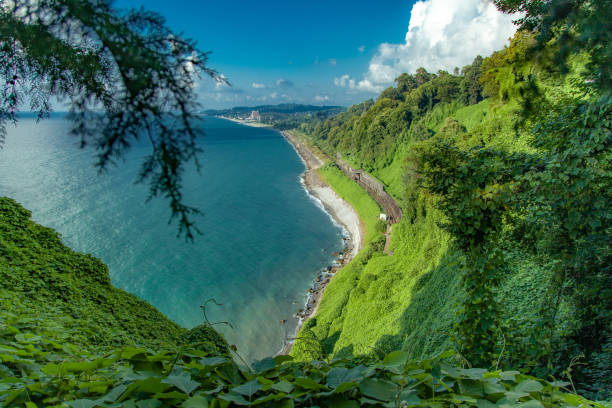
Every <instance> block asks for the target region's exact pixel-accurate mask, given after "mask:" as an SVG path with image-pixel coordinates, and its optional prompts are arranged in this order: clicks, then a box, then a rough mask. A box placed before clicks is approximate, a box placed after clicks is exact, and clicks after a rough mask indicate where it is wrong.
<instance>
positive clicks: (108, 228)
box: [0, 116, 343, 360]
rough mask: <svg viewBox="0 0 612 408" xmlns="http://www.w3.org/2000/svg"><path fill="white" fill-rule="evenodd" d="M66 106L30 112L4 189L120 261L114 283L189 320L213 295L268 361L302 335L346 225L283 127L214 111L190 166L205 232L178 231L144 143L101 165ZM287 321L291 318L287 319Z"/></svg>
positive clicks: (39, 217)
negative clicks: (49, 114) (319, 197)
mask: <svg viewBox="0 0 612 408" xmlns="http://www.w3.org/2000/svg"><path fill="white" fill-rule="evenodd" d="M69 126H70V123H69V122H68V121H67V120H65V119H64V118H63V117H61V116H56V117H53V118H51V119H48V120H45V121H42V122H40V123H38V124H37V123H36V121H35V120H34V119H29V118H22V120H21V121H20V122H19V125H18V127H17V128H9V132H8V136H7V139H6V144H5V147H4V148H3V149H2V150H0V195H1V196H9V197H12V198H14V199H16V200H17V201H19V202H20V203H21V204H23V205H24V206H25V207H26V208H28V209H30V210H31V211H32V213H33V218H34V220H35V221H36V222H38V223H41V224H43V225H46V226H49V227H51V228H54V229H56V230H57V231H58V232H60V234H61V235H62V237H63V240H64V242H65V243H66V244H67V245H69V246H70V247H72V248H74V249H76V250H78V251H82V252H87V253H91V254H93V255H94V256H96V257H98V258H100V259H101V260H102V261H103V262H104V263H106V264H107V265H108V266H109V268H110V274H111V280H112V282H113V284H114V285H116V286H118V287H120V288H123V289H125V290H127V291H129V292H131V293H133V294H135V295H137V296H139V297H141V298H143V299H146V300H147V301H149V302H151V303H152V304H153V305H155V306H156V307H157V308H158V309H159V310H160V311H162V312H163V313H165V314H166V315H167V316H168V317H170V318H171V319H173V320H174V321H176V322H178V323H179V324H181V325H183V326H185V327H193V326H195V325H197V324H199V323H201V322H202V321H203V317H202V311H201V309H200V305H202V304H204V302H205V301H206V300H207V299H210V298H214V299H215V300H216V301H217V302H219V303H222V306H216V305H213V304H210V303H209V305H208V307H207V314H208V318H209V320H210V321H212V322H216V321H228V322H230V323H231V324H232V326H233V327H234V328H233V329H231V328H229V327H227V326H225V325H217V326H216V327H217V328H218V329H219V330H221V331H222V332H223V333H224V334H225V335H226V337H227V338H228V340H229V341H230V343H233V344H236V346H237V347H238V350H239V352H240V354H241V355H242V356H243V357H244V358H246V359H248V360H253V359H260V358H263V357H266V356H269V355H272V354H274V353H276V352H277V351H278V350H279V349H280V348H281V347H282V345H283V339H284V338H285V337H286V336H287V335H292V334H293V330H294V328H295V325H296V319H295V318H293V315H294V314H295V313H296V312H297V310H298V309H299V308H301V307H302V306H303V304H304V302H305V300H306V294H307V290H308V288H309V287H310V286H311V285H312V281H313V279H314V276H315V274H316V272H317V271H318V270H320V269H321V268H323V267H325V266H327V265H328V264H330V263H331V261H332V257H331V253H332V252H334V251H336V250H339V249H340V248H341V247H342V246H343V245H342V231H341V229H340V228H339V227H338V226H337V225H335V224H333V222H332V220H331V219H330V218H329V216H328V215H327V214H326V213H325V212H323V210H322V209H321V208H320V207H318V206H317V204H316V203H315V202H314V201H312V200H311V199H310V198H309V196H308V195H307V193H306V192H305V191H304V189H303V188H302V186H301V185H300V181H299V176H300V174H301V173H302V172H303V171H304V165H303V163H302V162H301V160H300V159H299V157H298V156H297V155H296V153H295V152H294V150H293V149H292V147H291V146H290V145H289V144H288V143H287V142H286V141H285V139H284V138H282V136H281V135H280V134H279V133H277V132H275V131H272V130H269V129H261V128H251V127H246V126H242V125H239V124H235V123H233V122H229V121H225V120H220V119H215V118H210V119H207V120H206V122H205V124H204V127H205V129H206V136H205V137H204V138H203V139H202V141H201V145H202V147H203V148H204V154H203V155H202V172H201V175H198V174H197V172H196V171H195V170H190V171H188V174H187V175H186V178H185V183H184V186H185V194H186V199H187V202H188V204H190V205H194V206H197V207H199V208H200V209H201V210H202V211H203V213H204V216H202V217H201V218H199V219H198V226H199V228H200V229H201V230H202V232H203V235H202V236H200V237H198V238H197V239H196V241H195V243H186V242H184V240H183V239H180V238H177V237H176V231H177V230H176V225H175V224H172V225H168V223H167V220H168V216H169V209H168V206H167V202H165V201H164V200H161V199H158V200H154V201H152V202H149V203H145V198H146V194H147V187H146V185H135V184H134V180H135V179H136V174H137V171H138V166H139V164H140V159H141V158H142V157H143V156H144V155H145V154H146V153H147V152H148V149H147V146H146V145H144V144H143V145H137V146H134V147H133V150H132V151H131V153H130V155H129V157H128V158H127V159H126V160H125V162H123V163H120V164H119V167H117V168H113V169H111V170H110V171H109V172H107V173H105V174H102V175H99V174H98V172H97V170H96V169H95V168H94V167H93V163H94V158H93V156H94V152H93V151H92V150H88V149H79V148H78V147H77V144H76V142H77V141H76V140H75V139H74V138H72V137H70V136H68V129H69ZM281 320H287V323H285V324H282V323H281V322H280V321H281Z"/></svg>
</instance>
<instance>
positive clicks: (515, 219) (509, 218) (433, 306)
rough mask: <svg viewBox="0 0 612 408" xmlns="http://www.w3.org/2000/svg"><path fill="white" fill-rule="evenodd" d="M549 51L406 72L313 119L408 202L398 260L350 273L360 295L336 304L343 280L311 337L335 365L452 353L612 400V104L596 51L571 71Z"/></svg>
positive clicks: (321, 137) (526, 49) (329, 146)
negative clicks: (374, 94) (594, 63)
mask: <svg viewBox="0 0 612 408" xmlns="http://www.w3.org/2000/svg"><path fill="white" fill-rule="evenodd" d="M537 46H538V42H537V41H536V39H535V36H534V35H533V34H530V33H527V32H519V33H518V34H517V35H516V36H515V38H514V39H513V40H512V42H511V44H510V46H509V47H507V48H506V49H504V50H501V51H499V52H496V53H494V54H493V55H492V56H490V57H488V58H486V59H482V58H480V57H478V58H476V59H475V60H474V62H473V63H472V64H471V65H468V66H466V67H464V68H463V70H461V73H460V74H459V71H458V70H457V72H456V73H455V74H454V75H453V74H449V73H447V72H444V71H439V72H438V73H437V74H431V73H428V72H427V71H425V70H424V69H420V70H418V71H417V73H416V74H415V75H408V74H402V75H401V76H400V77H398V78H397V80H396V82H397V86H396V87H393V88H389V89H387V90H385V91H384V92H383V93H382V94H381V95H380V96H379V97H378V99H377V100H376V101H367V102H364V103H362V104H360V105H357V106H354V107H352V108H350V109H348V110H347V112H345V113H341V114H339V115H337V116H336V117H334V118H331V119H329V120H327V121H312V122H310V123H306V124H303V125H301V127H300V130H301V131H302V132H304V133H306V134H308V135H310V139H311V143H313V144H314V145H316V146H317V147H318V148H320V149H321V150H323V151H325V152H327V153H328V155H329V156H330V157H336V154H337V153H341V154H342V156H343V158H345V159H346V160H347V161H349V162H351V163H352V164H353V165H354V166H356V167H361V168H364V169H366V170H367V171H369V172H371V173H372V174H373V175H374V176H375V177H377V178H378V179H379V180H381V181H383V183H385V184H386V189H387V190H388V192H389V193H390V194H392V195H393V196H394V197H395V198H396V199H398V200H399V201H400V202H401V203H402V206H403V208H404V219H403V220H402V222H401V223H400V224H399V225H397V226H395V227H394V231H393V240H392V246H391V250H392V251H393V256H387V255H384V254H382V252H378V253H376V254H374V255H373V256H371V258H370V259H369V260H368V262H366V263H362V264H357V261H354V263H356V265H350V266H349V268H348V269H346V271H341V272H340V273H339V274H338V276H337V277H335V278H334V279H349V278H342V275H343V274H344V273H347V274H348V275H350V281H351V282H352V285H343V288H344V289H345V290H346V291H347V293H345V294H344V295H343V296H344V298H346V299H347V300H346V301H345V302H344V303H343V305H342V307H341V308H339V307H334V308H333V310H331V309H330V310H328V308H327V306H326V301H325V298H326V297H327V296H331V297H338V295H337V294H336V293H335V291H334V290H333V288H334V286H333V282H332V284H330V286H329V288H328V289H331V290H330V292H329V293H328V292H326V294H325V296H324V298H323V301H322V304H321V307H320V309H319V311H318V312H317V315H316V316H315V317H314V318H313V319H312V320H311V321H309V322H308V323H307V324H306V325H305V326H304V329H303V331H302V333H301V334H300V336H302V335H304V337H305V338H306V339H308V343H310V344H312V342H313V339H314V340H315V341H318V342H320V344H321V346H322V351H323V352H324V353H325V355H328V356H346V355H362V354H370V355H376V354H381V355H382V354H384V353H388V352H390V351H393V350H404V351H406V352H407V353H408V354H409V355H410V356H411V357H413V358H424V357H430V356H432V355H435V354H437V353H440V352H442V351H443V350H446V349H448V348H450V347H452V348H454V349H455V350H456V351H457V352H459V353H461V355H463V356H464V357H465V358H466V359H467V360H468V361H469V362H470V363H472V364H475V365H477V366H489V365H495V364H501V365H502V366H504V367H516V368H521V369H523V370H527V371H530V372H532V373H536V374H538V375H552V376H556V377H560V376H565V377H566V378H569V376H571V377H572V378H573V379H574V380H576V381H577V384H578V388H579V389H580V391H581V392H583V393H586V394H587V395H591V396H594V397H598V398H606V397H608V398H609V397H610V390H611V389H612V384H611V383H610V378H612V372H611V371H610V367H612V347H611V346H612V342H611V341H610V339H611V337H610V335H611V333H612V330H611V318H610V316H611V311H612V305H611V304H610V299H612V291H611V288H610V286H611V281H612V279H611V278H610V269H609V265H610V264H611V262H610V261H611V259H612V258H611V252H610V232H611V231H610V220H611V213H610V208H611V203H612V202H611V198H610V191H612V188H611V187H612V186H611V185H610V175H611V170H610V149H609V147H610V141H611V133H610V128H611V126H610V120H611V118H610V97H609V93H607V91H606V89H605V88H602V87H600V86H599V85H598V84H597V83H596V82H597V81H594V80H592V79H591V78H592V77H589V75H590V73H591V72H592V71H589V70H587V69H586V68H585V67H588V66H589V63H588V56H587V55H585V54H584V53H582V54H579V53H578V54H577V53H574V54H572V56H570V57H569V58H568V59H567V64H568V67H569V68H570V71H569V73H563V72H562V71H561V70H559V68H558V65H556V64H555V63H553V62H552V61H551V60H550V59H546V58H543V57H542V54H537V55H538V58H537V59H536V58H535V56H536V53H535V51H534V50H535V49H536V47H537ZM547 47H549V48H548V50H547V53H548V54H549V55H554V54H555V52H556V50H557V48H555V46H554V45H548V46H547ZM545 54H546V53H545ZM299 341H300V340H298V346H297V348H296V350H297V351H296V352H295V355H296V357H298V358H302V359H308V358H310V357H311V356H310V355H309V354H308V348H307V347H302V346H299ZM568 367H569V368H568Z"/></svg>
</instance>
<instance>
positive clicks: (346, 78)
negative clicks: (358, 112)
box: [334, 75, 355, 89]
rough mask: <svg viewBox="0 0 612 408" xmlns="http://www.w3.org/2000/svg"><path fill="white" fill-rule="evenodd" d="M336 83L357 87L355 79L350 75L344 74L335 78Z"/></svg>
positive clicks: (345, 86) (342, 86)
mask: <svg viewBox="0 0 612 408" xmlns="http://www.w3.org/2000/svg"><path fill="white" fill-rule="evenodd" d="M334 85H336V86H339V87H341V88H350V89H355V80H354V79H351V77H350V76H349V75H342V76H341V77H340V78H334Z"/></svg>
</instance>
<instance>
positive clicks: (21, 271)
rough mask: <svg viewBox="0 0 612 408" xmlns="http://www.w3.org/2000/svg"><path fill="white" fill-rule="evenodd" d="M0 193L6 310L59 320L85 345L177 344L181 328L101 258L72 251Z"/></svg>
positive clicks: (1, 284)
mask: <svg viewBox="0 0 612 408" xmlns="http://www.w3.org/2000/svg"><path fill="white" fill-rule="evenodd" d="M30 215H31V214H30V212H29V211H28V210H26V209H24V208H23V207H21V206H20V205H19V204H18V203H16V202H15V201H14V200H12V199H9V198H0V292H2V293H3V296H2V297H3V298H5V300H6V299H9V300H8V301H6V302H4V303H5V305H7V308H8V309H9V310H8V311H9V312H11V311H12V312H14V313H17V314H22V313H23V312H24V311H27V312H28V313H29V314H32V315H44V316H46V317H45V319H50V320H54V319H56V320H62V321H64V324H65V325H68V326H70V327H71V329H73V330H72V331H74V332H78V333H79V334H80V336H81V339H80V340H79V341H80V343H81V344H83V345H85V346H92V347H94V348H99V347H102V348H104V347H109V346H117V345H126V344H138V345H142V346H146V347H157V346H162V345H164V346H173V345H176V344H177V343H178V342H179V340H180V339H181V337H182V336H183V335H184V333H185V329H183V328H181V327H179V326H178V325H177V324H176V323H174V322H172V321H171V320H169V319H168V318H166V317H165V316H164V315H163V314H161V313H160V312H159V311H158V310H157V309H155V308H154V307H153V306H151V305H150V304H149V303H147V302H144V301H142V300H140V299H138V298H137V297H136V296H133V295H131V294H129V293H127V292H125V291H123V290H120V289H117V288H115V287H113V286H112V285H111V283H110V278H109V275H108V268H107V267H106V265H104V264H103V263H102V262H100V260H98V259H96V258H94V257H92V256H91V255H85V254H81V253H77V252H74V251H72V250H71V249H70V248H67V247H66V246H64V245H63V244H62V242H61V240H60V237H59V235H58V234H57V233H56V232H55V231H53V230H51V229H49V228H45V227H43V226H40V225H38V224H36V223H34V222H32V221H31V220H30Z"/></svg>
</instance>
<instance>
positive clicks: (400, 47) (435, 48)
mask: <svg viewBox="0 0 612 408" xmlns="http://www.w3.org/2000/svg"><path fill="white" fill-rule="evenodd" d="M516 18H517V16H516V15H508V14H503V13H501V12H499V11H498V10H497V8H496V7H495V5H494V4H493V3H492V2H490V1H488V0H461V1H457V0H422V1H418V2H417V3H415V4H414V6H413V7H412V13H411V15H410V24H409V26H408V32H407V33H406V41H405V43H404V44H388V43H383V44H381V45H379V47H378V52H377V53H376V55H375V56H374V57H373V58H372V59H371V60H370V65H369V69H368V72H366V74H365V75H364V78H363V79H362V80H361V81H359V82H358V83H357V84H356V85H355V87H356V88H357V89H360V90H364V91H369V92H380V91H381V90H382V89H383V88H384V87H386V86H389V85H391V84H392V83H393V80H394V79H395V78H396V77H397V76H398V75H399V74H401V73H402V72H409V73H413V72H415V71H416V69H417V68H419V67H424V68H425V69H427V70H428V71H430V72H436V71H437V70H438V69H445V70H447V71H452V70H453V69H454V68H455V67H462V66H464V65H467V64H469V63H470V62H472V60H473V59H474V57H476V56H477V55H479V54H480V55H482V56H487V55H489V54H491V53H492V52H493V51H495V50H497V49H501V48H502V47H503V46H504V45H505V44H506V43H507V40H508V38H509V37H511V36H512V35H513V34H514V32H515V30H516V26H515V25H514V24H513V23H512V20H514V19H516ZM342 78H344V77H342ZM335 82H336V81H335V80H334V83H335ZM339 82H340V83H341V84H342V81H339ZM344 83H345V84H348V85H338V84H336V85H338V86H349V87H350V80H349V79H348V78H347V79H346V80H345V81H344Z"/></svg>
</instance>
